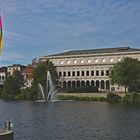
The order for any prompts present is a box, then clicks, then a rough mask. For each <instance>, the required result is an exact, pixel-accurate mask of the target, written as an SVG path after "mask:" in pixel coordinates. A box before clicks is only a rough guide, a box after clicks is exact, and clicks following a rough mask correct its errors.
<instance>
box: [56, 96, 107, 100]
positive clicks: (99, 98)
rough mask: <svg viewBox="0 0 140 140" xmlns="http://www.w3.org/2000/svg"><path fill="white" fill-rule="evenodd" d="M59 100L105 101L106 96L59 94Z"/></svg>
mask: <svg viewBox="0 0 140 140" xmlns="http://www.w3.org/2000/svg"><path fill="white" fill-rule="evenodd" d="M58 99H59V100H84V101H106V97H94V96H73V95H59V96H58Z"/></svg>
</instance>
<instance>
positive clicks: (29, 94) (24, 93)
mask: <svg viewBox="0 0 140 140" xmlns="http://www.w3.org/2000/svg"><path fill="white" fill-rule="evenodd" d="M17 98H18V99H25V100H33V99H34V93H33V90H32V89H31V88H26V89H22V90H21V94H20V95H19V96H17Z"/></svg>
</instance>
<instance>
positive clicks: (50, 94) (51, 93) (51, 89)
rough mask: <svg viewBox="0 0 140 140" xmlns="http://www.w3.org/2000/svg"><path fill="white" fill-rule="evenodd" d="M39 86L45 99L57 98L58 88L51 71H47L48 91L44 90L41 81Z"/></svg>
mask: <svg viewBox="0 0 140 140" xmlns="http://www.w3.org/2000/svg"><path fill="white" fill-rule="evenodd" d="M38 86H39V88H40V91H41V94H42V98H43V101H49V100H51V101H52V100H55V99H56V96H57V92H58V89H57V87H56V86H55V85H54V83H53V81H52V78H51V74H50V72H49V71H47V81H46V93H45V92H44V90H43V87H42V85H41V84H40V83H39V84H38Z"/></svg>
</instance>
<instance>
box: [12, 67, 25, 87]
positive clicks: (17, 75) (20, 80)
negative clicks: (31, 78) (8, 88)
mask: <svg viewBox="0 0 140 140" xmlns="http://www.w3.org/2000/svg"><path fill="white" fill-rule="evenodd" d="M13 77H14V78H15V80H16V82H17V85H18V86H19V88H21V87H22V86H23V85H24V79H23V76H22V73H21V72H20V71H18V70H16V71H14V73H13Z"/></svg>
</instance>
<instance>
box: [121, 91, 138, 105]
mask: <svg viewBox="0 0 140 140" xmlns="http://www.w3.org/2000/svg"><path fill="white" fill-rule="evenodd" d="M123 101H124V102H129V103H138V102H140V94H137V93H131V94H126V95H125V96H124V98H123Z"/></svg>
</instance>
